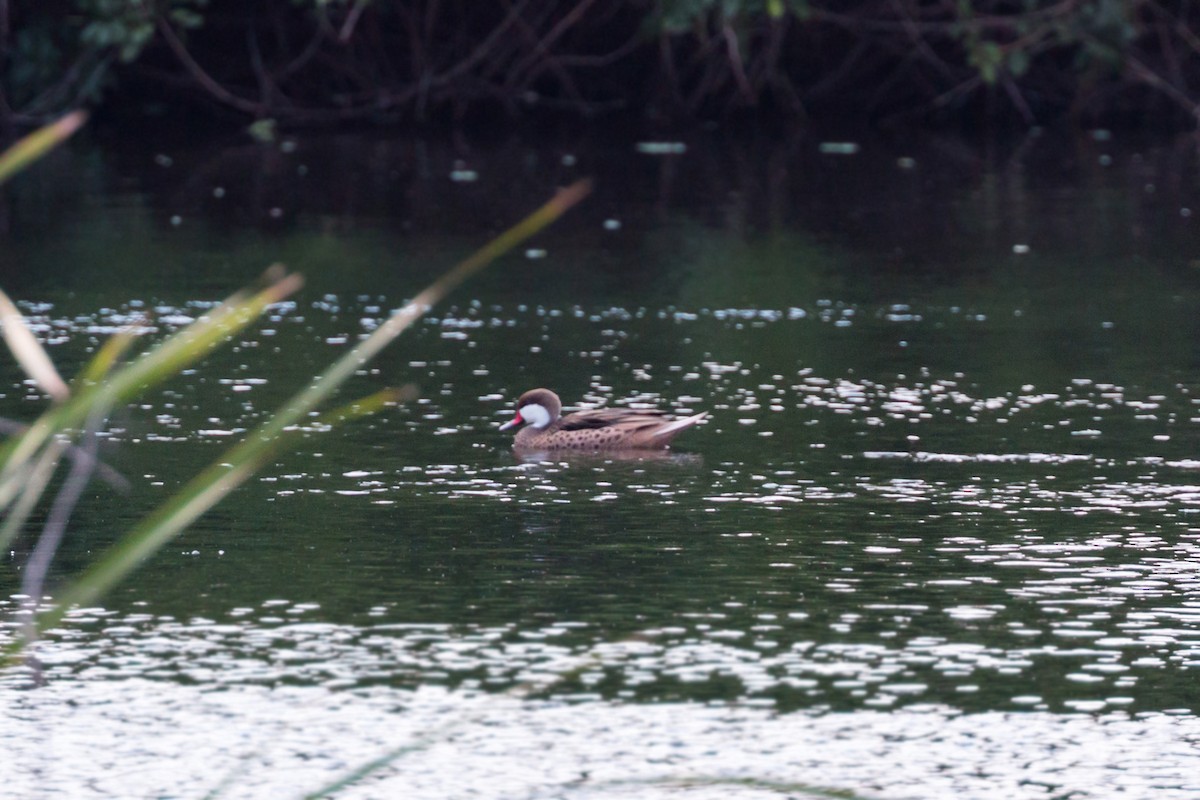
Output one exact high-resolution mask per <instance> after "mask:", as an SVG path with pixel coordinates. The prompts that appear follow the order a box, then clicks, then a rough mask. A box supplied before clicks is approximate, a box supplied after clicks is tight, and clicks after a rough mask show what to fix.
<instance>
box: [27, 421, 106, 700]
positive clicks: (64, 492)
mask: <svg viewBox="0 0 1200 800" xmlns="http://www.w3.org/2000/svg"><path fill="white" fill-rule="evenodd" d="M107 415H108V409H107V408H106V407H104V406H100V405H98V406H97V407H96V408H95V409H94V410H93V411H92V413H91V414H89V415H88V418H87V422H86V423H85V425H84V429H83V432H82V434H81V436H80V441H81V444H80V446H79V447H76V448H72V453H73V455H72V459H71V469H70V471H68V472H67V477H66V480H65V481H63V485H62V486H61V487H60V488H59V490H58V494H57V495H55V497H54V502H53V503H52V504H51V506H50V513H49V515H48V516H47V517H46V524H45V525H44V526H43V527H42V533H41V535H40V536H39V537H38V541H37V544H36V545H35V546H34V548H33V552H32V553H31V554H30V555H29V560H28V561H26V562H25V574H24V576H23V577H22V579H21V593H22V594H23V595H25V601H24V606H25V615H26V616H25V626H24V627H25V631H24V636H25V641H26V642H33V641H35V640H36V639H37V610H38V606H40V605H41V602H42V596H43V590H44V587H45V583H46V575H47V574H48V573H49V571H50V564H51V562H52V561H53V560H54V555H55V553H57V552H58V547H59V545H60V544H62V540H63V536H64V535H65V534H66V532H67V523H68V522H69V521H70V519H71V514H72V513H73V512H74V511H75V506H76V505H78V504H79V498H80V497H82V496H83V490H84V488H85V487H86V486H87V485H88V483H89V482H90V481H91V478H92V474H93V473H94V472H95V471H96V465H97V463H98V461H97V458H96V456H97V452H98V450H99V442H100V439H99V432H100V428H101V426H103V425H104V420H105V418H106V417H107ZM31 663H32V665H33V668H34V671H35V681H36V682H39V683H40V680H41V676H40V670H39V669H38V667H37V664H36V662H31Z"/></svg>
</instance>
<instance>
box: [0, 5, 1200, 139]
mask: <svg viewBox="0 0 1200 800" xmlns="http://www.w3.org/2000/svg"><path fill="white" fill-rule="evenodd" d="M0 92H2V95H0V133H5V134H7V135H9V136H11V135H12V134H13V133H14V132H15V131H17V130H19V129H21V128H22V127H26V126H30V125H35V124H40V123H44V122H46V121H48V120H50V119H53V118H55V117H57V116H59V115H61V114H62V113H64V112H66V111H69V110H72V109H76V108H80V107H87V108H92V109H95V110H97V111H99V112H101V113H104V112H111V113H113V114H115V115H130V114H140V115H143V116H147V115H151V114H154V113H159V114H170V113H182V112H185V111H186V112H187V113H189V114H191V115H193V116H195V115H197V114H198V115H200V117H201V118H208V119H210V120H211V121H212V122H213V123H214V124H216V123H221V122H226V121H228V120H233V121H239V120H240V121H241V123H243V124H249V123H251V122H254V121H264V120H270V121H274V122H277V123H280V124H285V125H293V126H326V127H330V126H342V125H348V124H418V125H420V124H428V123H447V122H449V123H460V122H464V121H466V120H474V119H485V118H511V117H520V116H524V115H528V114H537V113H554V114H562V115H566V116H568V117H571V118H578V119H593V118H596V117H601V116H616V115H622V114H623V115H636V116H638V117H639V118H642V119H647V120H650V121H652V122H661V123H675V122H686V121H711V120H728V119H732V118H746V117H748V118H759V119H761V118H769V119H777V120H783V121H797V122H803V121H805V120H809V119H812V118H814V117H815V116H821V117H823V118H838V119H847V120H851V121H857V122H868V123H876V124H878V123H892V124H934V125H937V124H966V125H1026V126H1028V125H1037V124H1049V123H1053V122H1057V121H1061V120H1074V121H1076V122H1078V123H1079V124H1089V125H1090V124H1105V125H1110V126H1116V125H1125V126H1136V127H1156V128H1163V127H1165V128H1172V129H1174V128H1190V127H1193V126H1195V124H1196V122H1197V121H1200V8H1196V7H1193V6H1190V5H1188V4H1179V3H1168V2H1158V1H1157V0H1130V1H1128V2H1126V1H1125V0H1060V1H1059V2H1052V3H1028V2H1026V3H1011V2H1002V1H1001V0H937V1H936V2H917V1H916V0H900V1H899V2H895V1H894V0H856V1H855V2H851V3H846V2H834V1H833V0H605V1H604V2H599V1H598V0H579V1H578V2H566V0H501V2H495V3H471V2H464V0H396V1H395V2H383V1H382V0H269V1H268V2H264V3H242V2H234V1H233V0H50V1H49V2H41V3H16V4H8V3H5V4H2V5H0Z"/></svg>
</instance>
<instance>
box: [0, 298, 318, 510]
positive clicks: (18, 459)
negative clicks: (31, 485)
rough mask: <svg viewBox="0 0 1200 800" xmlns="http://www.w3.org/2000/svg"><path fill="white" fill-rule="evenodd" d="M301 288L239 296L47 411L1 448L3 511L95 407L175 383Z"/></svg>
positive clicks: (118, 401) (1, 503)
mask: <svg viewBox="0 0 1200 800" xmlns="http://www.w3.org/2000/svg"><path fill="white" fill-rule="evenodd" d="M301 285H303V279H302V278H300V276H298V275H285V276H283V277H282V278H279V279H278V280H276V281H275V282H274V283H271V284H270V285H269V286H267V287H266V288H264V289H262V290H261V291H259V292H258V293H256V294H254V295H249V296H247V295H245V294H242V293H238V294H235V295H234V296H233V297H231V298H230V299H228V300H226V301H225V302H224V303H222V304H221V305H219V306H217V307H216V308H215V309H213V310H212V311H210V312H209V313H208V314H207V315H205V316H204V317H201V318H200V319H198V320H197V321H196V322H194V323H192V324H191V325H189V326H188V327H187V328H184V329H183V330H181V331H179V332H178V333H176V334H175V335H174V336H171V337H170V338H168V339H167V340H165V341H164V342H162V343H161V344H160V345H158V346H157V347H155V348H154V349H153V350H150V351H148V352H146V353H143V354H142V356H141V357H140V358H138V359H136V360H135V361H133V362H132V363H130V364H128V365H126V366H124V367H122V368H120V369H118V370H117V371H115V372H113V373H112V374H111V375H109V376H108V378H107V379H106V380H105V381H103V382H102V383H98V384H95V385H91V386H85V387H81V388H80V390H79V391H77V392H76V393H75V394H74V395H73V396H72V397H71V398H70V399H69V400H68V401H67V402H65V403H63V404H62V405H61V406H58V407H55V408H51V409H49V410H48V411H47V412H46V413H45V414H43V415H42V416H41V417H39V418H38V419H37V421H35V422H34V424H33V425H31V426H30V427H29V429H28V430H27V431H25V433H23V434H21V435H19V436H14V437H11V438H10V439H9V440H8V441H6V442H5V443H4V444H3V445H2V446H0V464H3V468H2V469H0V508H3V507H5V506H6V505H7V504H8V503H9V502H11V501H12V497H11V496H10V495H9V494H7V493H5V490H4V487H5V485H6V481H7V480H8V479H9V478H10V477H11V476H13V475H14V474H19V473H20V472H21V471H22V470H23V469H24V468H25V465H26V462H27V461H28V459H30V458H32V457H33V456H34V454H35V453H36V452H37V451H38V450H39V449H40V448H41V447H42V446H43V445H44V444H45V442H46V440H47V439H49V438H50V437H51V436H53V435H55V434H56V433H59V432H61V431H65V430H70V429H74V428H77V427H78V426H79V425H80V424H82V422H83V421H84V420H85V419H86V418H87V416H88V414H89V413H90V410H91V408H92V407H93V406H94V405H95V404H97V403H103V404H105V405H109V406H112V407H119V406H120V405H121V404H123V403H126V402H128V401H129V400H131V399H132V398H133V397H135V396H137V394H139V393H140V392H142V391H144V390H145V389H147V388H148V387H150V386H152V385H154V384H157V383H161V382H163V381H165V380H167V379H168V378H171V377H172V376H174V375H175V374H177V373H178V372H179V370H181V369H183V368H185V367H186V366H188V365H189V364H191V363H193V362H195V361H197V360H198V359H200V358H201V357H203V356H204V355H206V354H208V353H209V352H210V351H211V350H212V349H214V348H215V347H216V346H217V345H218V344H220V343H221V342H223V341H225V340H226V339H228V338H229V337H230V336H232V335H233V334H235V333H237V332H238V331H239V330H241V329H243V328H245V327H246V326H247V325H249V324H250V323H251V322H253V321H254V320H255V319H257V318H258V317H259V316H260V315H261V314H262V313H263V311H265V310H266V309H267V307H268V306H270V305H272V304H273V303H277V302H279V301H280V300H282V299H283V298H285V297H287V296H288V295H289V294H292V293H293V292H295V291H296V290H297V289H299V288H300V286H301Z"/></svg>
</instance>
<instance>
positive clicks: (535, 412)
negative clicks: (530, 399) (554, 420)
mask: <svg viewBox="0 0 1200 800" xmlns="http://www.w3.org/2000/svg"><path fill="white" fill-rule="evenodd" d="M520 411H521V419H523V420H525V422H526V424H528V425H532V426H533V427H535V428H544V427H546V426H547V425H549V424H550V422H551V419H550V412H549V411H547V410H546V409H545V407H544V406H539V405H538V404H537V403H531V404H529V405H527V406H521V409H520Z"/></svg>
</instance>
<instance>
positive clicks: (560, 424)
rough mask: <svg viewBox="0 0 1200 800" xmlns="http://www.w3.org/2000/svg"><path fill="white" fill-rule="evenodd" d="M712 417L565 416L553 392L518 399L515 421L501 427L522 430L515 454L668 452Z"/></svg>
mask: <svg viewBox="0 0 1200 800" xmlns="http://www.w3.org/2000/svg"><path fill="white" fill-rule="evenodd" d="M707 417H708V412H707V411H702V412H700V413H699V414H693V415H692V416H690V417H672V416H671V415H669V414H666V413H664V412H662V411H654V410H643V409H634V408H598V409H592V410H588V411H576V412H575V413H573V414H568V415H567V416H565V417H564V416H563V415H562V401H561V400H559V399H558V395H556V394H555V393H554V392H552V391H550V390H549V389H530V390H529V391H528V392H525V394H523V395H521V396H520V397H519V398H517V415H516V416H515V417H514V418H513V419H512V420H510V421H509V422H506V423H504V424H503V425H501V426H500V430H502V431H507V430H511V429H513V428H516V427H518V426H521V425H524V426H525V427H523V428H521V429H520V430H519V431H517V434H516V436H515V437H514V438H513V448H514V449H516V450H577V451H592V452H594V451H598V450H612V451H616V450H665V449H667V447H668V446H669V445H670V443H671V440H672V439H673V438H675V436H676V435H677V434H678V433H680V432H681V431H684V430H686V429H688V428H690V427H692V426H693V425H696V424H697V423H699V422H701V421H702V420H704V419H706V418H707Z"/></svg>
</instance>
